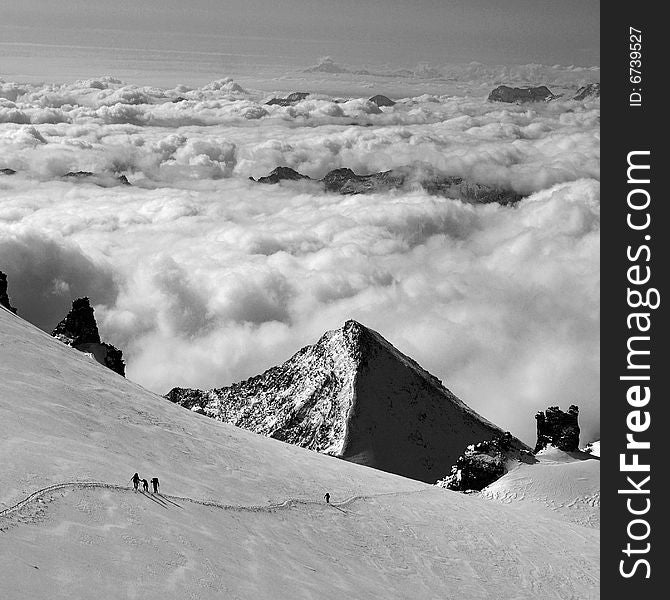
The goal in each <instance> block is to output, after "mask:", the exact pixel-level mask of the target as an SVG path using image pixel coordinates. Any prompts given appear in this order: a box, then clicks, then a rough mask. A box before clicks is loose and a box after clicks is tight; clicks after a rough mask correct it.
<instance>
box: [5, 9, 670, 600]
mask: <svg viewBox="0 0 670 600" xmlns="http://www.w3.org/2000/svg"><path fill="white" fill-rule="evenodd" d="M603 9H604V7H603ZM600 11H601V5H600V2H598V1H596V0H580V1H577V0H565V1H564V2H546V1H542V0H503V1H497V2H496V1H494V0H470V1H465V0H413V1H408V0H356V1H354V0H275V1H273V2H270V1H268V0H189V1H188V2H186V1H184V0H141V1H138V0H132V1H131V0H86V1H84V0H61V1H59V2H54V1H49V0H20V1H19V0H8V1H7V2H3V3H2V7H1V8H0V597H2V598H3V599H6V600H32V599H35V600H37V599H49V600H61V599H63V600H65V599H67V600H79V599H81V600H90V599H142V600H153V599H156V600H158V599H160V600H172V599H174V600H187V599H192V600H196V599H203V600H208V599H230V600H234V599H235V600H298V599H304V600H311V599H319V600H377V599H379V600H382V599H383V600H488V599H491V600H493V599H495V600H534V599H537V600H540V599H542V600H597V599H598V598H600V589H601V576H600V575H601V566H600V560H601V553H600V498H601V486H600V438H601V418H600V396H601V354H600V348H601V338H600V335H601V333H600V331H601V319H600V304H601V302H600V299H601V292H600V274H601V256H602V260H603V261H604V260H606V258H607V253H606V252H605V250H603V252H602V253H601V247H600V243H601V239H600V231H601V228H600V223H601V220H600V180H601V177H600V173H601V169H600V165H601V156H600V145H601V136H600V133H601V121H600V76H601V69H600V33H601V24H600ZM642 35H644V34H642ZM643 39H646V38H643ZM622 40H623V42H622V51H623V53H624V55H623V56H624V60H623V62H622V64H623V67H624V70H625V73H624V76H625V77H626V78H627V77H628V52H629V38H628V29H626V31H624V32H623V35H622ZM631 44H632V42H631ZM632 47H633V46H632V45H631V46H630V48H631V49H632ZM631 52H632V50H631ZM635 52H636V53H640V52H643V51H641V50H639V49H638V50H636V51H635ZM631 60H632V59H631ZM631 64H632V63H631ZM631 68H632V67H631ZM633 93H637V92H635V91H634V90H633ZM641 97H642V96H641ZM633 100H635V98H633ZM659 127H660V122H659ZM631 150H632V148H631ZM630 160H631V161H632V164H633V166H632V167H630V168H631V169H632V170H633V171H632V173H633V174H635V173H637V175H638V176H640V177H641V176H642V175H644V174H645V173H646V171H644V165H642V164H641V163H642V161H644V160H645V156H644V155H642V154H640V155H639V156H634V157H633V158H631V159H630ZM625 161H626V156H625V154H624V156H623V163H622V164H623V167H621V166H620V167H619V172H620V175H621V176H622V177H623V180H624V181H625V176H626V162H625ZM629 164H631V163H629ZM630 176H631V173H629V180H630ZM638 199H639V200H640V201H642V200H644V197H643V196H642V195H640V194H638ZM629 200H630V198H629ZM623 201H624V202H625V195H624V196H623ZM635 218H638V215H637V213H636V217H635ZM639 218H640V219H641V218H642V217H639ZM624 255H625V250H624ZM622 256H623V255H622ZM639 256H642V258H640V260H641V261H642V260H644V253H643V252H642V250H641V249H640V248H638V257H639ZM622 260H624V259H623V258H622ZM629 260H633V259H631V258H630V256H629ZM635 260H637V259H635ZM622 269H623V278H624V279H625V273H626V271H625V268H624V267H622ZM624 279H622V281H623V280H624ZM617 293H622V294H624V295H625V288H621V291H619V292H617ZM647 300H648V301H650V300H649V296H647ZM653 301H654V298H651V301H650V302H653ZM659 303H660V300H659ZM646 306H648V304H647V305H646ZM652 308H656V307H655V306H652ZM640 335H642V334H640ZM638 339H639V338H638ZM641 347H642V346H640V345H638V346H637V348H638V349H639V348H641ZM629 350H630V347H629ZM644 354H645V352H644V350H640V351H639V352H638V351H635V350H633V351H631V352H629V358H631V355H632V357H633V358H632V359H631V360H633V361H634V362H635V361H637V363H638V364H639V363H641V362H642V361H643V359H644ZM629 363H630V361H629ZM640 368H643V367H640ZM638 374H639V373H638ZM618 375H619V373H617V376H618ZM639 391H640V388H639V386H638V392H639ZM629 400H630V398H629ZM623 401H624V402H625V398H624V400H623ZM619 402H621V401H619ZM636 406H642V404H641V403H638V404H637V405H636ZM640 414H642V413H639V411H638V415H637V417H636V418H638V421H636V423H637V424H638V425H639V422H640V421H639V417H640ZM635 431H641V429H639V428H638V429H637V430H635ZM622 435H623V434H622ZM635 435H636V436H639V435H641V434H638V433H636V434H635ZM622 439H624V441H625V438H622ZM638 439H641V438H638ZM607 447H608V443H607V440H606V454H608V450H607ZM609 453H610V454H612V450H611V447H610V450H609ZM613 456H614V458H611V457H610V458H611V459H612V460H614V461H616V462H617V464H618V461H619V457H618V456H616V455H613ZM635 456H637V455H635ZM622 460H625V459H622ZM627 460H628V461H629V462H630V461H632V460H638V458H631V457H629V458H628V459H627ZM639 460H642V458H639ZM638 485H641V484H638ZM642 493H644V492H642ZM615 495H616V492H615ZM624 502H625V499H624ZM645 522H646V521H645ZM622 527H623V530H622V531H623V534H624V535H625V532H626V525H625V524H624V525H623V526H622ZM630 531H631V530H630V529H629V534H630ZM632 532H633V533H632V534H630V535H632V536H633V539H638V538H639V539H644V538H642V537H640V536H641V534H642V533H644V532H643V531H642V529H641V528H639V527H638V528H637V529H636V528H633V529H632ZM622 543H623V542H622ZM639 543H642V542H639ZM624 558H625V556H624ZM643 567H644V565H643V564H642V563H639V564H638V563H635V560H634V559H633V560H631V561H630V563H626V564H624V565H623V566H622V567H621V569H622V570H624V571H627V570H629V569H631V568H634V569H636V570H637V571H639V572H638V573H636V575H639V576H644V574H645V569H644V568H643ZM617 568H619V567H618V558H617V563H616V565H614V570H616V569H617ZM659 574H660V572H659ZM622 576H623V577H625V575H622Z"/></svg>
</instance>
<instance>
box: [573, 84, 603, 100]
mask: <svg viewBox="0 0 670 600" xmlns="http://www.w3.org/2000/svg"><path fill="white" fill-rule="evenodd" d="M587 98H600V84H599V83H589V84H587V85H585V86H583V87H580V88H579V89H578V90H577V93H576V94H575V95H574V96H573V97H572V99H573V100H586V99H587Z"/></svg>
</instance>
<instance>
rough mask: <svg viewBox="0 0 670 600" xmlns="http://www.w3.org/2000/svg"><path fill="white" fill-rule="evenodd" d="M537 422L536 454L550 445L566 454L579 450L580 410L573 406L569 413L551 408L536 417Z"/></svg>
mask: <svg viewBox="0 0 670 600" xmlns="http://www.w3.org/2000/svg"><path fill="white" fill-rule="evenodd" d="M535 419H536V420H537V444H536V445H535V452H536V453H537V452H539V451H540V450H543V449H544V448H546V447H547V446H548V445H549V444H551V445H552V446H555V447H556V448H558V449H559V450H563V451H564V452H573V451H575V450H579V422H578V420H579V408H578V407H577V406H576V405H574V404H573V405H571V406H570V407H569V408H568V412H563V411H562V410H561V409H560V408H558V406H550V407H549V408H548V409H547V410H546V411H544V412H542V411H539V412H538V413H537V414H536V415H535Z"/></svg>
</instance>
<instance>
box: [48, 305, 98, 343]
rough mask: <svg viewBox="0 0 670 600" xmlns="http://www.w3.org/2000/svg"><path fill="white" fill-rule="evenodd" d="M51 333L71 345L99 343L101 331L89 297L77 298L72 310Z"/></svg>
mask: <svg viewBox="0 0 670 600" xmlns="http://www.w3.org/2000/svg"><path fill="white" fill-rule="evenodd" d="M51 335H53V336H54V337H57V338H58V339H60V340H61V341H63V342H65V343H66V344H68V345H69V346H78V345H80V344H99V343H100V333H99V332H98V324H97V323H96V322H95V316H94V314H93V307H92V306H91V304H90V302H89V299H88V298H87V297H84V298H77V299H76V300H75V301H74V302H73V303H72V310H71V311H70V312H69V313H68V314H67V316H66V317H65V318H64V319H63V320H62V321H61V322H60V323H58V325H56V329H54V330H53V332H52V333H51Z"/></svg>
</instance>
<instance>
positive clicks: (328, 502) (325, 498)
mask: <svg viewBox="0 0 670 600" xmlns="http://www.w3.org/2000/svg"><path fill="white" fill-rule="evenodd" d="M323 499H324V500H325V501H326V504H330V494H329V493H328V492H326V493H325V494H324V495H323Z"/></svg>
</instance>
